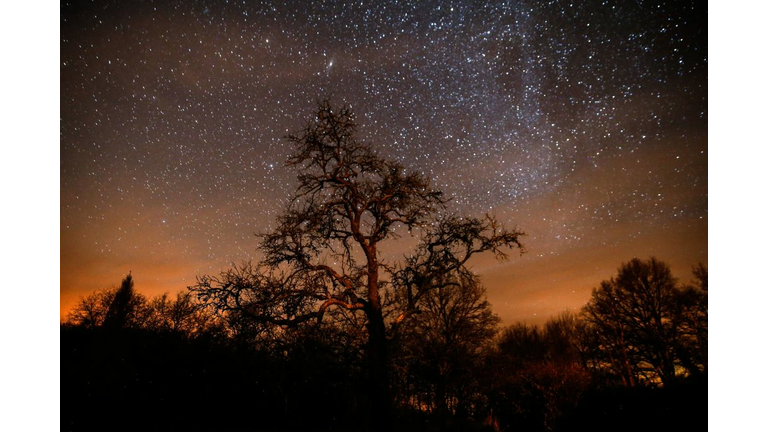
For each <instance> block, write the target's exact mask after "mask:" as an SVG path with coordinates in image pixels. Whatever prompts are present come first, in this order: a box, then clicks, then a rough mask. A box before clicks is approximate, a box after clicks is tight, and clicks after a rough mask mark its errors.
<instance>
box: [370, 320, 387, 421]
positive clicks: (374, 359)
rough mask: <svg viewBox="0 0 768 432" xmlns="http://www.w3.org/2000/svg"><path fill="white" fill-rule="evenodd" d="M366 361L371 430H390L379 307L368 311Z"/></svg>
mask: <svg viewBox="0 0 768 432" xmlns="http://www.w3.org/2000/svg"><path fill="white" fill-rule="evenodd" d="M368 361H369V373H370V388H369V389H370V397H371V430H374V431H381V432H388V431H390V430H392V406H391V405H392V401H391V398H390V393H389V374H388V367H387V366H388V365H387V336H386V333H385V329H384V317H383V316H382V313H381V306H380V305H375V306H374V305H372V306H371V307H370V308H369V311H368Z"/></svg>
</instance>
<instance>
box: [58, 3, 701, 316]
mask: <svg viewBox="0 0 768 432" xmlns="http://www.w3.org/2000/svg"><path fill="white" fill-rule="evenodd" d="M60 25H61V33H60V39H61V40H60V86H61V94H60V111H61V120H60V149H61V152H60V153H61V160H60V185H61V186H60V187H61V189H60V199H61V214H60V231H61V273H60V274H61V276H60V278H61V280H60V281H61V291H60V308H61V310H60V312H61V314H62V315H64V314H66V311H67V310H68V309H69V308H70V307H72V305H73V304H74V303H75V302H76V301H77V299H78V297H80V296H82V295H87V294H89V293H91V292H93V291H94V290H98V289H102V288H106V287H108V286H110V285H117V284H119V282H120V280H121V279H122V277H123V276H124V275H125V274H127V273H128V272H129V271H131V272H132V273H133V275H134V278H135V280H136V288H137V290H138V291H139V292H142V293H144V294H146V295H155V294H161V293H163V292H170V293H175V292H177V291H180V290H183V289H185V288H186V286H188V285H191V284H193V283H194V279H195V276H196V275H200V274H203V273H217V272H218V271H219V270H222V269H224V268H226V267H228V266H229V265H231V263H233V262H234V263H239V262H241V261H243V260H248V259H258V258H259V254H258V252H257V246H258V239H257V238H256V237H255V236H254V234H255V233H257V232H264V231H266V230H269V228H270V227H272V226H274V219H275V217H276V216H277V215H278V214H280V212H281V210H282V208H284V206H285V205H286V203H287V201H288V198H289V197H290V194H291V193H292V191H293V188H294V186H295V176H296V172H294V171H291V170H290V169H288V168H286V167H285V166H284V161H285V159H286V157H287V156H288V154H289V153H290V152H291V147H290V146H289V144H288V143H287V141H286V140H285V139H284V136H285V135H286V134H288V133H290V132H294V131H297V130H298V129H300V128H301V127H302V126H303V125H304V124H305V123H306V121H307V120H308V119H309V118H311V116H312V114H313V111H314V109H315V108H316V101H317V100H318V99H323V98H329V99H330V100H331V101H332V103H334V104H335V105H341V104H348V105H350V106H351V107H352V109H353V111H354V112H355V114H356V115H357V119H358V123H359V128H358V131H359V138H360V139H361V140H362V141H366V142H369V143H371V144H372V145H373V146H374V147H375V148H376V149H377V150H378V151H379V152H380V153H381V154H383V155H385V156H387V157H390V158H394V159H397V160H399V161H401V162H402V163H404V164H405V165H406V166H408V167H410V168H412V169H414V170H418V171H420V172H422V173H423V174H424V175H426V176H427V177H429V178H430V179H431V180H432V182H433V184H434V185H435V187H436V188H438V189H441V190H443V191H444V192H445V193H446V194H447V195H449V196H451V197H453V199H452V201H451V203H450V204H449V209H450V210H451V211H456V212H461V213H466V214H472V215H477V216H479V215H482V214H483V213H485V212H492V213H493V214H495V215H496V216H497V217H498V218H499V219H500V220H501V221H503V222H504V223H505V224H507V225H509V226H516V227H518V228H520V229H521V230H523V231H525V232H526V233H527V234H528V235H527V236H526V237H525V238H524V243H525V245H526V248H527V250H528V252H527V253H526V254H524V255H523V256H519V255H517V254H512V255H511V259H510V260H509V261H508V262H501V263H500V262H496V261H494V260H493V259H492V258H491V257H478V258H477V259H475V260H474V261H473V262H471V264H472V267H473V268H474V270H476V271H477V272H478V273H480V274H481V276H482V280H483V282H484V284H485V286H486V287H487V290H488V297H489V300H490V301H491V303H492V305H493V308H494V311H495V312H496V313H498V314H499V315H500V316H501V318H502V319H503V322H504V323H505V324H510V323H513V322H515V321H527V322H529V323H541V322H543V320H545V319H546V318H548V317H549V316H551V315H553V314H556V313H558V312H560V311H562V310H564V309H568V308H570V309H576V308H579V307H581V306H582V305H583V304H584V303H586V301H587V300H588V299H589V295H590V292H591V290H592V288H594V287H595V286H597V285H598V283H599V282H600V281H601V280H603V279H607V278H609V277H611V276H612V275H613V274H614V273H615V271H616V268H617V267H618V266H619V264H621V263H622V262H625V261H628V260H629V259H631V258H633V257H640V258H647V257H649V256H651V255H654V256H656V257H657V258H659V259H661V260H664V261H666V262H668V263H670V264H671V266H672V271H673V273H674V274H675V275H677V276H678V277H679V278H680V280H681V281H682V282H688V281H689V280H690V278H691V272H690V269H691V267H692V266H693V265H694V264H696V263H697V262H703V263H704V264H707V259H708V251H707V228H708V213H707V200H708V197H707V189H708V179H707V165H708V162H707V159H708V151H707V117H708V113H707V12H706V4H702V3H701V2H694V1H691V2H685V1H675V2H665V1H661V2H645V1H638V2H618V1H581V2H576V1H574V2H559V1H550V2H543V1H505V2H459V1H454V2H447V1H446V2H432V1H357V2H348V3H343V2H316V3H313V4H310V3H309V2H302V1H285V2H282V1H281V2H275V3H269V2H258V1H250V0H249V1H240V2H234V1H177V2H171V1H168V2H165V1H155V2H151V1H141V2H139V1H96V2H85V1H74V2H62V3H61V7H60ZM400 246H403V245H400ZM398 247H399V246H398ZM395 249H397V248H395ZM388 253H389V254H390V255H388V256H387V257H388V258H391V259H396V258H397V257H398V256H400V255H401V254H402V253H403V251H402V250H392V251H390V252H388Z"/></svg>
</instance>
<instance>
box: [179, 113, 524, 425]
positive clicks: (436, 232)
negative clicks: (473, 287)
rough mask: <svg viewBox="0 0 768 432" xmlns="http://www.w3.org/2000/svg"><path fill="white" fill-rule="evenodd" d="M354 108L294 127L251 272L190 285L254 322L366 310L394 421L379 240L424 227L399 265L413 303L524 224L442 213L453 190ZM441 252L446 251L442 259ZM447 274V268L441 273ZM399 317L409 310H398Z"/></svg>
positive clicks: (384, 413) (385, 417) (372, 366)
mask: <svg viewBox="0 0 768 432" xmlns="http://www.w3.org/2000/svg"><path fill="white" fill-rule="evenodd" d="M355 130H356V125H355V121H354V117H353V115H352V112H351V111H350V109H349V108H342V109H340V110H338V111H334V110H333V109H332V108H331V105H330V103H328V102H327V101H324V102H321V103H320V104H319V106H318V110H317V115H316V117H315V118H314V119H313V120H312V121H310V122H309V124H308V125H307V126H306V127H305V128H304V129H303V130H302V131H301V132H300V133H299V134H295V135H290V136H289V137H288V140H289V141H290V142H291V143H292V144H293V145H294V152H293V154H292V155H291V156H290V157H289V159H288V163H287V164H288V166H290V167H294V168H297V169H298V170H299V176H298V187H297V189H296V193H295V194H294V196H293V198H292V200H291V203H290V205H289V206H288V207H287V209H286V210H285V212H284V213H283V214H282V215H281V216H280V217H279V218H278V221H277V222H278V223H277V228H276V229H275V230H274V231H272V232H270V233H268V234H266V235H264V237H263V242H262V244H261V250H262V251H263V253H264V256H265V257H264V260H263V262H261V263H260V265H259V266H258V269H257V271H255V272H251V274H250V275H249V277H247V278H242V279H238V278H234V279H236V280H235V282H236V283H230V282H231V279H232V278H231V277H230V276H231V275H229V276H228V275H227V274H226V273H225V274H224V275H223V276H222V278H220V279H217V278H213V277H209V276H203V277H201V278H200V279H199V280H198V283H197V285H195V286H193V287H191V290H192V291H194V292H196V293H198V295H199V298H200V299H201V300H203V301H204V302H209V303H210V304H213V305H214V306H216V307H223V308H225V309H226V310H228V311H230V312H236V313H242V314H244V315H245V316H247V317H248V318H249V319H251V320H252V321H254V322H260V323H271V324H277V325H297V324H300V323H304V322H308V321H309V320H313V319H316V320H321V319H322V317H323V315H324V314H325V313H326V311H327V310H328V309H329V308H342V309H345V310H347V311H349V312H352V313H362V314H363V315H364V316H365V319H366V322H367V332H368V344H367V353H368V359H369V376H370V381H371V385H370V388H371V393H370V397H371V402H372V407H373V415H372V419H371V420H372V424H373V426H374V428H376V429H388V428H389V427H390V423H389V422H390V415H389V411H390V403H391V402H390V393H389V389H388V367H387V364H388V354H387V336H386V328H385V322H384V310H383V297H384V296H383V294H384V293H383V291H384V290H386V289H387V288H388V287H390V286H391V284H390V280H387V278H386V276H387V275H388V274H390V270H391V271H394V269H395V268H396V266H395V265H392V264H389V263H385V262H384V261H383V260H382V257H381V251H380V249H379V248H380V245H381V244H382V243H383V242H384V241H385V240H389V239H393V238H397V236H398V232H401V231H402V230H408V231H409V232H416V231H418V230H423V229H426V230H427V234H426V235H425V236H424V237H423V238H422V243H421V246H420V247H419V248H418V252H417V253H416V255H414V256H412V258H410V259H408V260H407V261H406V263H405V264H404V265H402V266H400V267H398V268H400V270H401V271H402V272H403V275H408V277H407V278H405V279H404V280H406V281H407V282H406V283H407V286H408V288H407V290H408V296H409V302H408V303H407V305H408V308H407V309H408V310H406V311H404V314H403V317H405V316H406V315H407V314H408V313H410V312H409V310H412V309H413V308H415V306H416V302H417V300H418V298H420V297H421V296H423V295H424V294H425V293H426V292H427V291H429V290H432V289H439V288H441V287H442V286H443V285H442V284H441V283H440V282H439V281H438V279H437V278H436V275H437V274H439V273H440V272H439V271H438V270H437V269H436V268H431V267H430V266H429V265H430V264H434V265H439V266H440V269H441V270H451V269H453V270H456V271H459V272H465V273H466V272H469V270H467V269H466V267H465V265H466V263H467V261H468V260H469V258H470V257H471V256H473V255H474V254H475V253H477V252H483V251H488V250H492V251H495V252H496V253H497V254H499V256H503V254H502V252H501V250H500V248H502V247H519V246H520V243H519V241H518V238H519V236H520V235H522V233H521V232H519V231H516V230H512V231H507V230H505V229H503V228H501V227H499V226H498V225H497V224H496V222H495V221H494V220H493V219H492V218H488V219H487V220H486V221H482V220H478V219H474V218H463V219H462V218H456V217H443V218H439V217H438V215H439V213H440V212H441V211H442V210H443V209H444V207H445V203H446V200H445V198H444V197H443V195H442V193H441V192H439V191H437V190H434V189H432V187H431V186H430V183H429V181H428V180H427V179H426V178H425V177H424V176H423V175H421V174H419V173H417V172H413V171H409V170H407V169H406V168H405V167H404V166H403V165H402V164H401V163H399V162H396V161H392V160H388V159H385V158H383V157H381V156H379V155H378V154H376V152H374V150H373V149H372V148H371V147H370V146H369V145H367V144H363V143H361V142H359V141H357V139H356V137H355ZM438 258H442V260H440V261H438ZM443 274H444V273H443ZM400 321H402V319H401V320H400Z"/></svg>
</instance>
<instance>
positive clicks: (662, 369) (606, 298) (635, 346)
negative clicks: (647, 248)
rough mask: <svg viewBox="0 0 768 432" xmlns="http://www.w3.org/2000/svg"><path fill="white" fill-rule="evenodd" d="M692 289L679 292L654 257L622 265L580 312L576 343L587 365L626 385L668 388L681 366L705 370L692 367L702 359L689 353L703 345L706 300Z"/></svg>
mask: <svg viewBox="0 0 768 432" xmlns="http://www.w3.org/2000/svg"><path fill="white" fill-rule="evenodd" d="M693 290H695V289H694V288H691V289H690V290H688V289H686V290H681V289H679V288H678V286H677V280H676V279H675V278H674V277H672V273H671V272H670V269H669V266H668V265H667V264H666V263H664V262H662V261H659V260H657V259H655V258H650V259H649V260H647V261H641V260H639V259H636V258H635V259H633V260H631V261H629V262H628V263H625V264H622V265H621V267H619V271H618V274H617V276H616V277H615V278H611V279H610V280H607V281H603V282H602V283H601V284H600V287H599V288H597V289H595V290H594V291H593V293H592V299H591V300H590V301H589V303H588V304H587V305H586V306H585V307H584V309H583V318H584V320H585V322H586V324H587V326H586V327H585V332H584V334H583V339H582V340H583V344H584V347H585V353H586V354H587V357H588V358H589V359H590V364H591V366H592V367H593V368H595V369H596V370H598V371H599V370H608V371H610V373H611V374H613V375H614V376H617V377H620V379H621V381H622V382H623V383H624V384H625V385H627V386H634V385H637V384H638V383H640V382H643V383H654V382H657V381H660V382H661V383H663V384H664V385H669V384H670V383H672V382H673V381H674V380H675V379H676V377H677V375H678V373H680V372H681V368H685V369H694V368H695V370H697V371H700V370H701V369H703V368H705V366H703V365H701V369H700V368H699V366H696V363H697V362H701V361H702V359H701V358H700V355H698V356H697V355H695V354H694V353H698V352H700V350H699V347H700V346H701V345H700V344H701V343H702V342H703V343H704V344H706V342H705V339H706V336H705V330H704V334H702V333H701V330H703V329H705V328H706V315H707V313H706V302H705V301H704V303H702V297H701V296H700V295H699V294H698V293H696V292H695V291H693ZM702 293H703V291H702ZM702 326H703V328H702ZM690 333H693V334H695V335H701V336H703V338H704V339H701V338H699V339H696V336H693V335H691V334H690ZM691 338H693V339H691ZM704 346H705V345H704ZM681 354H683V355H681Z"/></svg>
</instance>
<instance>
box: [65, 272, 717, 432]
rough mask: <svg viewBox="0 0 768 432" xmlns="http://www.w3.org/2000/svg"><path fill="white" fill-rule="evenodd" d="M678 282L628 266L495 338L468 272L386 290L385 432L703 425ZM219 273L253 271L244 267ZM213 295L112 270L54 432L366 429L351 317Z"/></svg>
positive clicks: (70, 369)
mask: <svg viewBox="0 0 768 432" xmlns="http://www.w3.org/2000/svg"><path fill="white" fill-rule="evenodd" d="M694 275H695V281H694V283H692V284H680V283H679V282H678V281H677V280H676V279H675V278H674V277H673V276H672V274H671V273H670V270H669V266H668V265H666V264H665V263H663V262H661V261H658V260H656V259H654V258H651V259H649V260H646V261H642V260H638V259H633V260H631V261H629V262H628V263H625V264H622V265H621V267H620V268H619V269H618V273H617V275H616V276H615V277H614V278H612V279H610V280H607V281H604V282H602V283H601V284H600V286H599V287H598V288H596V289H595V290H594V292H593V294H592V297H591V299H590V301H589V302H588V303H587V305H586V306H585V307H584V308H583V309H582V310H580V311H574V312H564V313H563V314H561V315H559V316H556V317H553V318H552V319H550V320H549V321H548V322H547V323H546V324H545V325H543V326H541V327H538V326H531V325H527V324H525V323H517V324H514V325H511V326H508V327H504V328H499V319H498V317H497V316H496V315H494V314H493V312H492V310H491V306H490V304H489V303H488V302H487V300H486V299H485V292H484V289H483V287H482V286H481V285H480V284H479V283H477V280H476V279H472V278H465V279H459V280H458V281H455V282H457V283H452V284H446V286H445V287H443V288H442V289H437V290H432V291H430V292H428V293H427V294H426V295H425V296H423V297H422V298H420V299H419V308H418V312H417V313H413V314H410V315H408V316H407V317H403V316H402V315H400V314H398V313H397V311H398V310H401V308H399V307H398V304H400V303H402V302H403V301H405V299H403V298H401V297H402V293H401V295H398V294H397V293H394V294H393V295H392V296H390V297H389V298H388V299H387V301H386V302H385V305H387V307H386V308H385V310H386V312H385V322H386V326H387V338H388V340H389V344H388V346H389V347H390V348H389V350H390V352H389V353H388V355H387V358H388V362H389V366H388V367H389V369H390V371H392V372H391V373H390V374H389V383H388V386H389V389H390V391H391V392H392V399H393V401H394V404H393V413H392V416H393V418H394V429H395V430H496V431H499V430H526V431H547V430H560V431H566V430H587V429H588V430H644V429H647V428H653V429H654V430H672V429H683V430H694V429H697V428H704V427H706V413H707V387H706V383H707V271H706V268H704V267H703V266H702V265H699V266H697V267H696V268H695V269H694ZM229 276H230V278H234V277H238V278H245V279H247V278H248V277H254V276H256V274H255V273H254V270H253V268H252V267H250V266H248V265H244V266H241V267H238V268H236V269H233V270H230V274H229ZM216 294H217V293H216V292H211V291H210V290H203V291H201V290H199V286H197V287H192V289H190V290H189V291H186V292H181V293H179V294H177V295H176V296H175V297H174V298H171V297H170V296H168V295H162V296H157V297H152V298H147V297H145V296H143V295H141V294H140V293H138V292H136V290H135V289H134V285H133V278H132V276H131V275H128V276H127V277H126V278H125V279H124V280H123V281H122V284H121V285H120V286H119V287H113V288H109V289H105V290H103V291H99V292H96V293H94V294H92V295H90V296H87V297H84V298H82V299H81V300H80V302H79V303H78V305H77V306H76V307H75V308H74V309H73V310H72V311H71V312H70V313H69V315H68V316H67V318H66V320H65V322H64V323H63V324H62V327H61V342H62V345H61V346H62V348H61V372H62V373H61V375H62V399H63V400H64V401H66V404H67V408H66V409H63V410H62V422H61V426H62V429H64V430H95V429H98V430H136V429H140V430H365V429H368V428H370V426H369V425H370V417H371V415H373V413H375V412H378V410H376V409H374V407H372V405H373V404H375V403H379V402H378V401H376V400H372V397H371V396H370V392H369V391H368V390H369V389H370V381H371V379H373V378H372V377H371V376H370V375H369V368H368V366H367V365H368V364H369V361H370V359H369V358H368V356H369V355H370V354H369V351H370V350H369V348H368V346H367V344H368V338H367V332H368V330H367V328H366V325H367V322H366V320H365V318H364V316H362V314H355V313H352V312H349V311H346V310H344V309H332V310H329V311H328V312H327V313H326V314H325V316H324V317H323V319H322V320H308V321H304V322H301V323H298V324H295V325H290V326H285V325H280V324H277V323H273V322H269V321H265V320H261V319H259V318H258V316H257V315H250V314H249V313H248V310H247V308H236V307H228V306H227V305H229V304H230V303H228V302H218V301H213V299H214V297H215V295H216ZM219 294H221V293H219ZM69 407H72V408H69Z"/></svg>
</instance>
